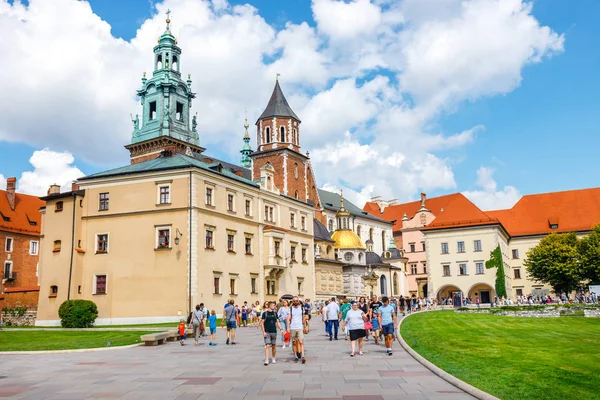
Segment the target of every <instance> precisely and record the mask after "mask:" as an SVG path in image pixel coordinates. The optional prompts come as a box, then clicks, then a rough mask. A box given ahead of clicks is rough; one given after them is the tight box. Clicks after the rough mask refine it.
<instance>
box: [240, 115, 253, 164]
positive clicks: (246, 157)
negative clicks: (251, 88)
mask: <svg viewBox="0 0 600 400" xmlns="http://www.w3.org/2000/svg"><path fill="white" fill-rule="evenodd" d="M249 126H250V125H248V109H247V108H246V117H245V119H244V130H245V131H244V146H243V147H242V150H241V151H240V153H242V159H241V164H242V167H244V168H250V167H251V166H252V161H251V160H250V154H252V148H251V147H250V134H249V133H248V127H249Z"/></svg>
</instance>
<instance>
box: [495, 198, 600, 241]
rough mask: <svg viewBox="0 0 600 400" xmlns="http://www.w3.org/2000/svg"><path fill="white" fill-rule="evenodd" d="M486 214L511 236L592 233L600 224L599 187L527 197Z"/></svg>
mask: <svg viewBox="0 0 600 400" xmlns="http://www.w3.org/2000/svg"><path fill="white" fill-rule="evenodd" d="M486 213H487V214H488V215H489V216H491V217H493V218H497V219H499V220H500V222H501V223H502V225H503V226H504V227H505V228H506V230H507V231H508V233H509V234H510V236H529V235H545V234H548V233H552V232H576V231H579V232H582V231H589V230H590V229H591V228H592V227H593V226H594V225H596V224H599V223H600V188H592V189H579V190H569V191H565V192H553V193H542V194H530V195H525V196H523V197H522V198H521V200H519V201H518V202H517V204H515V205H514V206H513V207H512V208H511V209H508V210H497V211H487V212H486ZM552 224H557V225H558V228H556V229H552V228H550V225H552Z"/></svg>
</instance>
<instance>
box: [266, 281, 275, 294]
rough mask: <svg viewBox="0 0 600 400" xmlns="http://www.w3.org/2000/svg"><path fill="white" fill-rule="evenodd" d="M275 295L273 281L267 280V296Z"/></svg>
mask: <svg viewBox="0 0 600 400" xmlns="http://www.w3.org/2000/svg"><path fill="white" fill-rule="evenodd" d="M274 294H275V281H274V280H271V279H269V280H267V295H274Z"/></svg>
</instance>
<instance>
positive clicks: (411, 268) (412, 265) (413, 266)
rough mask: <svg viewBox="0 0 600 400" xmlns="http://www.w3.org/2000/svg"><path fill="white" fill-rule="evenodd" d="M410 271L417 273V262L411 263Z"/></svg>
mask: <svg viewBox="0 0 600 400" xmlns="http://www.w3.org/2000/svg"><path fill="white" fill-rule="evenodd" d="M410 273H411V274H413V275H416V274H417V273H418V270H417V264H410Z"/></svg>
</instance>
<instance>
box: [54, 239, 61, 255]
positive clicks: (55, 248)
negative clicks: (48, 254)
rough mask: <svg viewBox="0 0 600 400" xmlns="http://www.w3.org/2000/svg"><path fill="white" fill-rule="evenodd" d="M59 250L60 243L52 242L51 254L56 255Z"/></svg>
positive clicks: (57, 241) (58, 241)
mask: <svg viewBox="0 0 600 400" xmlns="http://www.w3.org/2000/svg"><path fill="white" fill-rule="evenodd" d="M60 248H61V242H60V240H55V241H54V247H53V248H52V252H54V253H58V252H59V251H60Z"/></svg>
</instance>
